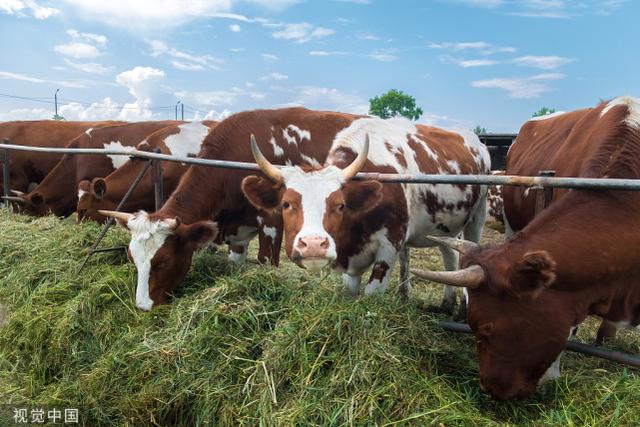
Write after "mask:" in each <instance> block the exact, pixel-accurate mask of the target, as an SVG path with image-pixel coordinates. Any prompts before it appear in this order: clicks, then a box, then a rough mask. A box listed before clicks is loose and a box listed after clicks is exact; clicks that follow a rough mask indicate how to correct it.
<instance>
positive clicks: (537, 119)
mask: <svg viewBox="0 0 640 427" xmlns="http://www.w3.org/2000/svg"><path fill="white" fill-rule="evenodd" d="M563 114H566V112H565V111H556V112H555V113H551V114H545V115H544V116H538V117H532V118H530V119H529V121H530V122H541V121H543V120H549V119H552V118H554V117H558V116H561V115H563Z"/></svg>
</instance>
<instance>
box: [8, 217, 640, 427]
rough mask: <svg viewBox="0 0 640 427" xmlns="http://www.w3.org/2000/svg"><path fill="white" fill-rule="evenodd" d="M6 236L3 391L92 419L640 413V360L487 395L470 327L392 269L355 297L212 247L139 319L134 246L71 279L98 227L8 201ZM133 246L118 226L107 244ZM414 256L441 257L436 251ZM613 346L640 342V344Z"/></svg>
mask: <svg viewBox="0 0 640 427" xmlns="http://www.w3.org/2000/svg"><path fill="white" fill-rule="evenodd" d="M0 233H1V238H0V278H1V279H0V280H1V282H0V303H1V304H3V305H4V306H6V310H5V313H4V316H5V317H6V321H5V324H4V325H3V326H0V402H5V403H15V404H24V405H51V406H58V407H80V408H82V410H83V418H82V420H83V423H84V424H85V425H88V426H103V425H104V426H110V425H125V426H141V425H161V426H193V425H203V426H204V425H264V426H271V425H282V426H289V425H304V426H308V425H318V426H325V425H435V426H438V425H445V426H450V425H462V426H467V425H479V426H484V425H487V426H488V425H563V426H564V425H593V426H596V425H597V426H605V425H611V426H617V425H640V379H639V378H638V374H637V372H636V371H635V370H631V369H629V370H627V369H625V368H623V367H622V366H620V365H616V364H612V363H608V362H605V361H602V360H598V359H593V358H588V357H585V356H581V355H576V354H566V355H565V356H564V358H563V373H564V375H563V376H562V377H561V378H560V379H559V380H558V381H556V382H555V383H552V384H548V385H545V386H544V387H542V388H540V390H539V391H538V393H537V394H536V395H535V396H533V397H532V398H530V399H527V400H523V401H517V402H506V403H504V402H495V401H493V400H492V399H491V398H489V397H488V396H486V395H484V394H482V393H481V392H480V391H479V389H478V380H477V365H476V359H475V348H474V341H473V337H471V336H466V335H465V336H463V335H456V334H450V333H446V332H443V331H442V330H440V329H439V328H438V327H437V321H438V320H439V319H441V318H443V317H442V316H437V315H433V314H431V313H429V312H428V311H426V310H425V309H424V308H423V307H425V306H429V305H436V304H437V303H439V298H440V296H441V290H440V289H439V288H437V287H434V288H427V287H426V285H423V284H420V285H418V286H416V288H417V289H416V290H417V291H419V292H416V294H419V295H421V297H422V298H426V301H416V300H415V299H413V300H410V301H409V302H405V301H403V300H402V299H400V298H399V297H398V296H397V295H396V289H397V278H396V279H395V280H394V284H393V286H392V288H391V289H390V291H389V292H387V293H386V294H385V295H382V296H377V297H366V298H365V297H362V298H359V299H357V300H354V299H352V298H350V297H348V296H347V295H346V294H345V293H344V292H343V291H342V290H341V288H340V286H339V277H338V276H337V275H333V274H331V275H326V274H324V275H310V274H307V273H305V272H304V271H302V270H300V269H298V268H297V267H295V266H292V265H291V264H290V263H288V262H284V263H283V264H284V265H283V266H281V268H279V269H273V268H270V267H261V266H258V265H255V264H249V265H247V266H244V267H241V268H237V267H234V266H232V265H230V264H229V263H228V262H227V260H226V257H225V256H224V254H223V253H221V252H218V253H215V254H211V253H208V252H203V253H200V254H198V255H197V256H196V258H195V261H194V266H193V268H192V269H191V272H190V273H189V275H188V277H187V280H186V282H185V284H184V285H183V286H182V287H181V288H180V290H179V291H177V292H176V298H175V299H173V300H172V301H171V302H170V304H167V305H164V306H161V307H158V308H155V309H153V310H152V311H151V312H149V313H144V312H141V311H139V310H137V309H136V308H135V306H134V295H135V289H134V286H135V268H134V266H133V265H132V264H130V263H128V262H127V260H126V256H125V254H124V252H118V253H114V252H109V253H102V254H97V255H96V256H95V257H94V258H93V259H92V260H91V261H90V263H89V264H88V265H87V267H86V268H85V270H84V271H83V272H82V273H81V274H79V275H77V274H76V268H77V267H78V265H79V264H80V262H81V261H82V258H83V255H84V254H85V253H86V248H87V247H88V246H89V245H90V244H91V242H92V240H93V239H94V238H95V236H96V235H97V233H98V227H97V226H96V225H95V224H91V223H88V224H83V225H81V226H77V225H75V224H74V223H73V220H72V219H68V220H64V221H60V220H58V219H56V218H51V217H49V218H39V219H34V218H28V217H23V216H19V215H14V214H9V213H7V212H2V213H0ZM486 237H487V238H489V239H492V240H495V239H497V238H499V237H498V236H497V235H496V234H495V233H494V232H491V231H488V232H487V234H486ZM126 241H127V234H126V233H125V232H124V231H123V230H120V229H117V230H116V229H114V230H112V231H110V232H109V233H108V236H107V238H106V239H105V242H103V244H102V247H107V246H117V245H121V244H123V243H125V242H126ZM253 250H254V251H255V248H253ZM412 263H413V265H417V266H421V267H432V268H440V260H439V257H438V255H437V252H436V251H432V250H429V251H426V250H425V251H414V252H413V254H412ZM0 316H3V314H0ZM595 325H596V323H595V321H593V320H591V321H589V322H588V324H587V327H582V328H581V331H580V338H581V339H582V340H584V341H592V340H593V337H594V336H595ZM608 346H609V347H613V348H617V349H621V350H624V351H629V352H634V353H638V352H639V350H640V339H639V337H638V336H637V335H634V334H633V333H628V332H624V333H621V334H620V335H619V337H618V338H616V339H615V340H613V341H611V342H609V343H608ZM3 421H4V420H0V424H1V423H2V422H3Z"/></svg>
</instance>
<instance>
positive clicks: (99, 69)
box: [64, 58, 112, 74]
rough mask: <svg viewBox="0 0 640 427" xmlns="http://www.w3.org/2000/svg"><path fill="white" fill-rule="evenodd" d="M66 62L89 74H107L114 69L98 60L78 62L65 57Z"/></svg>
mask: <svg viewBox="0 0 640 427" xmlns="http://www.w3.org/2000/svg"><path fill="white" fill-rule="evenodd" d="M64 63H65V64H67V65H68V66H69V67H71V68H74V69H76V70H78V71H82V72H83V73H88V74H106V73H108V72H109V71H111V69H112V67H105V66H104V65H102V64H98V63H96V62H85V63H78V62H73V61H71V60H69V59H67V58H65V59H64Z"/></svg>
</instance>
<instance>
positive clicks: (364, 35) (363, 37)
mask: <svg viewBox="0 0 640 427" xmlns="http://www.w3.org/2000/svg"><path fill="white" fill-rule="evenodd" d="M356 37H357V38H359V39H360V40H371V41H376V40H380V37H378V36H376V35H375V34H372V33H358V34H356Z"/></svg>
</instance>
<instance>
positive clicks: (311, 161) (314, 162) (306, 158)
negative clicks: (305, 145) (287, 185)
mask: <svg viewBox="0 0 640 427" xmlns="http://www.w3.org/2000/svg"><path fill="white" fill-rule="evenodd" d="M300 158H302V160H304V161H305V162H307V163H308V164H309V166H311V167H313V168H315V169H320V168H321V167H322V165H321V164H320V162H319V161H317V160H316V159H314V158H313V157H311V156H307V155H306V154H302V153H300Z"/></svg>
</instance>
